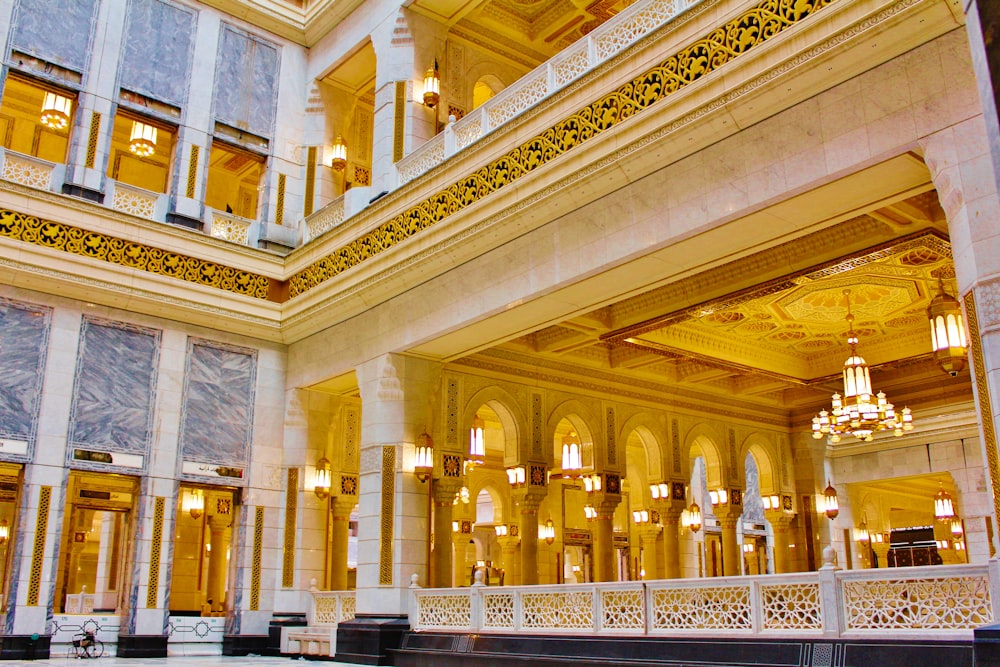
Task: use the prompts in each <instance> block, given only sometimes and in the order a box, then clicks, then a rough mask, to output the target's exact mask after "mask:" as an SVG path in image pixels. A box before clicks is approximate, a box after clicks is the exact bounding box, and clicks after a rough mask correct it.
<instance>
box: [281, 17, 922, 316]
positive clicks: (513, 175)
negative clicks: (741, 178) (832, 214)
mask: <svg viewBox="0 0 1000 667" xmlns="http://www.w3.org/2000/svg"><path fill="white" fill-rule="evenodd" d="M834 1H835V0H800V1H799V2H797V3H795V4H794V6H793V5H791V4H787V3H779V2H777V1H776V0H763V1H762V2H759V3H758V4H757V5H755V6H754V7H752V8H750V9H749V10H747V11H746V12H745V13H744V14H743V15H742V16H740V17H738V18H736V19H734V20H731V21H729V22H728V23H727V24H725V25H724V26H721V27H719V28H717V29H715V30H713V31H711V32H710V33H709V34H707V35H706V36H704V37H702V38H701V39H699V40H696V41H695V42H694V43H692V44H690V45H689V46H687V47H685V48H683V49H681V50H680V51H677V52H676V53H675V54H674V55H672V56H670V57H669V58H667V59H666V60H664V61H662V62H660V63H659V64H658V65H657V66H655V67H652V68H650V69H648V70H646V72H644V73H643V74H640V75H638V76H636V77H634V78H633V79H632V81H630V82H628V83H627V84H625V85H624V86H622V87H620V88H619V89H618V90H616V91H615V92H613V93H609V94H607V95H604V96H603V97H601V98H600V99H599V100H597V101H596V102H593V103H591V104H589V105H588V106H586V107H584V108H582V109H579V110H577V112H576V113H574V114H572V115H570V116H568V117H566V118H564V119H563V120H561V121H560V122H558V123H556V124H554V125H552V126H550V127H549V128H548V129H547V130H546V131H544V132H542V133H541V134H538V135H536V136H535V137H533V138H531V139H529V140H528V141H526V142H524V143H522V144H521V145H520V146H518V147H516V148H514V149H513V150H511V151H508V152H507V154H506V155H504V156H502V157H500V158H498V159H496V160H494V161H493V162H491V163H490V164H488V165H486V166H485V167H482V168H480V169H478V170H477V171H475V172H473V173H471V174H468V175H466V176H465V177H464V178H462V179H460V180H459V181H457V182H455V183H453V184H452V185H451V186H450V187H448V188H446V189H444V190H441V191H439V192H438V193H437V194H434V195H432V196H430V197H428V198H427V199H425V200H424V201H422V202H420V203H419V204H416V205H415V206H412V207H410V208H409V209H407V210H406V211H404V212H403V213H400V214H398V215H396V216H395V217H393V218H392V219H391V220H389V221H387V222H385V223H383V224H381V225H379V226H378V227H377V228H376V229H374V230H373V231H371V232H369V233H368V234H365V235H364V236H361V237H360V238H357V239H354V240H353V241H351V242H350V243H347V244H346V245H344V246H341V247H340V248H338V249H336V250H335V251H333V252H332V253H330V254H328V255H327V256H325V257H322V258H321V259H319V260H317V261H316V262H314V263H313V264H312V265H310V266H309V267H307V268H306V269H303V270H302V271H300V272H298V273H296V274H295V275H294V276H292V278H291V279H290V281H289V297H290V298H295V297H296V296H298V295H300V294H303V293H304V292H306V291H308V290H310V289H312V288H314V287H316V286H317V285H320V284H322V283H324V282H326V281H327V280H329V279H330V278H332V277H334V276H336V275H338V274H340V273H342V272H344V271H346V270H347V269H350V268H353V267H354V266H357V265H359V264H361V263H363V262H365V261H367V260H368V259H371V258H372V257H374V256H375V255H378V254H380V253H382V252H384V251H385V250H388V249H389V248H391V247H393V246H395V245H396V244H397V243H400V242H402V241H404V240H406V239H408V238H410V237H411V236H413V235H415V234H417V233H419V232H421V231H423V230H424V229H427V228H428V227H431V226H433V225H435V224H437V223H438V222H440V221H442V220H444V219H445V218H447V217H448V216H450V215H452V214H454V213H457V212H458V211H461V210H463V209H465V208H466V207H468V206H470V205H472V204H474V203H476V202H478V201H480V200H481V199H483V198H485V197H487V196H488V195H490V194H492V193H494V192H496V191H498V190H500V189H502V188H504V187H506V186H507V185H509V184H511V183H514V182H516V181H517V180H518V179H520V178H522V177H523V176H525V175H527V174H529V173H531V172H532V171H534V170H535V169H537V168H539V167H541V166H543V165H545V164H547V163H548V162H550V161H552V160H553V159H555V158H557V157H559V156H560V155H562V154H564V153H566V152H568V151H570V150H572V149H573V148H575V147H577V146H579V145H581V144H583V143H586V142H587V141H589V140H590V139H592V138H594V137H596V136H598V135H599V134H601V133H603V132H606V131H607V130H610V129H611V128H613V127H615V126H616V125H618V124H619V123H621V122H624V121H625V120H627V119H629V118H631V117H632V116H633V115H635V114H637V113H641V112H642V111H644V110H645V109H647V108H648V107H650V106H652V105H654V104H655V103H656V102H659V101H661V100H663V99H665V98H667V97H668V96H670V95H672V94H673V93H675V92H677V91H678V90H681V89H682V88H685V87H686V86H688V85H690V84H691V83H694V82H695V81H698V80H700V79H702V78H703V77H705V76H707V75H708V74H710V73H712V72H714V71H716V70H718V69H720V68H721V67H723V66H724V65H726V64H727V63H729V62H731V61H732V60H734V59H736V58H737V57H739V56H740V55H742V54H744V53H746V52H747V51H749V50H751V49H752V48H753V47H755V46H757V45H759V44H762V43H764V42H765V41H767V40H769V39H771V38H773V37H774V36H776V35H779V34H781V33H782V32H784V31H785V30H787V29H788V28H790V27H792V26H794V25H797V24H798V23H800V22H801V21H803V20H805V19H806V18H808V17H810V16H812V15H813V14H815V13H816V12H818V11H819V10H821V9H822V8H824V7H826V6H828V5H830V4H832V3H833V2H834ZM912 1H913V2H917V1H919V0H912ZM900 4H903V3H900ZM780 69H781V68H779V70H780ZM727 97H728V96H727ZM709 108H714V107H712V105H709ZM652 140H653V139H652V138H651V137H646V138H645V139H644V143H649V142H650V141H652ZM616 155H617V154H616ZM617 159H618V158H617V157H615V159H614V160H613V161H617ZM601 162H602V163H609V161H608V159H607V158H606V159H605V160H602V161H601ZM601 166H603V165H601ZM591 168H599V167H598V166H597V165H592V166H591ZM580 177H582V175H579V176H577V178H580Z"/></svg>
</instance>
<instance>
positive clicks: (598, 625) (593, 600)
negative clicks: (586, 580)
mask: <svg viewBox="0 0 1000 667" xmlns="http://www.w3.org/2000/svg"><path fill="white" fill-rule="evenodd" d="M590 607H591V613H592V614H593V616H594V628H593V630H594V632H595V633H598V634H599V633H600V632H601V630H602V629H604V607H603V604H602V600H601V590H600V589H599V588H598V587H597V586H591V588H590Z"/></svg>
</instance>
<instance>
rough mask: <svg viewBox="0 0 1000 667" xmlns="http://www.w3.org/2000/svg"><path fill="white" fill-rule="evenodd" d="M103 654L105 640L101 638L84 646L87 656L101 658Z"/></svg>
mask: <svg viewBox="0 0 1000 667" xmlns="http://www.w3.org/2000/svg"><path fill="white" fill-rule="evenodd" d="M102 655H104V642H102V641H101V640H100V639H95V640H93V641H91V642H90V643H89V644H87V645H86V646H84V647H83V657H85V658H100V657H101V656H102Z"/></svg>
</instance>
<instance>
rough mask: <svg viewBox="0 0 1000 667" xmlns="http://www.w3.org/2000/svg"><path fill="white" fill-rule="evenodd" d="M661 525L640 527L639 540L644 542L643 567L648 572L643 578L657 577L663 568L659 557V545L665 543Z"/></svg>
mask: <svg viewBox="0 0 1000 667" xmlns="http://www.w3.org/2000/svg"><path fill="white" fill-rule="evenodd" d="M662 530H663V529H662V528H661V527H660V526H656V525H649V526H643V527H642V528H640V529H639V540H640V541H641V543H642V569H643V570H644V571H645V572H646V575H645V576H640V578H641V579H656V578H658V576H659V575H658V574H657V572H659V571H660V570H662V569H663V566H662V565H661V563H660V558H659V553H658V552H659V547H660V546H661V545H662V544H663V541H662V540H661V539H660V532H661V531H662Z"/></svg>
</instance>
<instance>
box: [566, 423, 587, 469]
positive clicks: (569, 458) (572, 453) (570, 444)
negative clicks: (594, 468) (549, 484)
mask: <svg viewBox="0 0 1000 667" xmlns="http://www.w3.org/2000/svg"><path fill="white" fill-rule="evenodd" d="M582 469H583V462H582V460H581V458H580V437H579V436H578V435H577V434H576V431H575V430H572V429H571V430H570V432H569V433H567V434H566V435H564V436H563V439H562V471H563V477H569V478H571V479H573V478H576V477H578V476H579V475H580V470H582Z"/></svg>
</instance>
